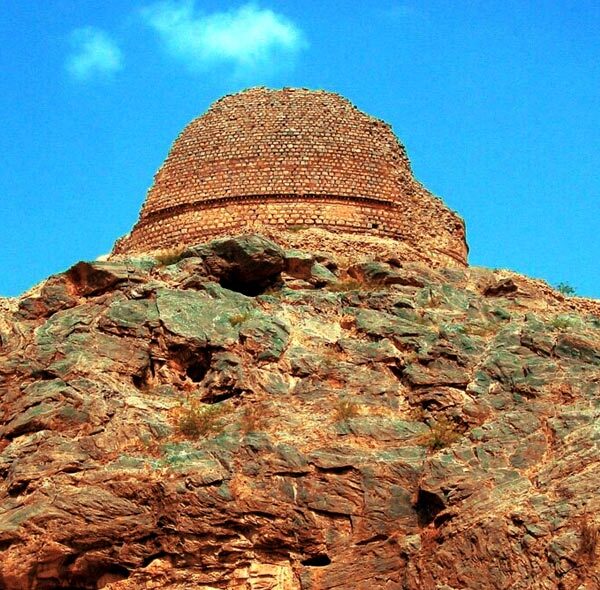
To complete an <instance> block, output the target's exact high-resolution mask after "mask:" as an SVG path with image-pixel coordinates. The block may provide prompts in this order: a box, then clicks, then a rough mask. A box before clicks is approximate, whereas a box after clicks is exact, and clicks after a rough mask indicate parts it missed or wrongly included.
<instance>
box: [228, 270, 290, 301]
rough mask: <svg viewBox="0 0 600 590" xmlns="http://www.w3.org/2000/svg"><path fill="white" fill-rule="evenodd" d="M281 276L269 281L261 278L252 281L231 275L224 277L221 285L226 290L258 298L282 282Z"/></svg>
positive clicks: (271, 278)
mask: <svg viewBox="0 0 600 590" xmlns="http://www.w3.org/2000/svg"><path fill="white" fill-rule="evenodd" d="M280 278H281V275H279V274H277V275H275V276H273V277H270V278H268V279H265V278H262V277H261V278H259V279H257V280H251V279H248V278H245V277H244V278H242V277H240V276H239V275H236V274H231V275H229V276H224V277H222V278H221V280H220V281H219V284H220V285H221V287H223V288H224V289H229V290H230V291H235V292H236V293H241V294H242V295H247V296H248V297H257V296H258V295H262V294H263V293H264V292H265V291H267V289H270V288H271V287H274V286H275V285H276V284H277V283H278V281H279V280H280Z"/></svg>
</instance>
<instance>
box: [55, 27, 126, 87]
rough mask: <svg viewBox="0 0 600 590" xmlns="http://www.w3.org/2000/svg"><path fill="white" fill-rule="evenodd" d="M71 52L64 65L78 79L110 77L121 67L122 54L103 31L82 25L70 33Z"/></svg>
mask: <svg viewBox="0 0 600 590" xmlns="http://www.w3.org/2000/svg"><path fill="white" fill-rule="evenodd" d="M71 46H72V52H71V54H70V55H69V56H68V58H67V61H66V64H65V67H66V68H67V71H68V72H69V74H70V75H71V76H72V77H73V78H75V79H76V80H80V81H87V80H91V79H93V78H97V77H110V76H112V75H113V74H114V73H115V72H117V71H119V70H120V69H122V68H123V54H122V53H121V50H120V49H119V47H118V45H117V44H116V43H115V41H113V39H111V38H110V36H109V35H107V34H106V33H105V32H104V31H102V30H100V29H96V28H95V27H82V28H80V29H75V30H74V31H73V32H72V33H71Z"/></svg>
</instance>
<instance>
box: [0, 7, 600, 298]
mask: <svg viewBox="0 0 600 590" xmlns="http://www.w3.org/2000/svg"><path fill="white" fill-rule="evenodd" d="M4 4H5V5H4V6H3V8H2V16H1V17H0V42H1V50H0V72H1V74H2V83H1V84H0V108H1V110H2V113H3V117H2V120H3V125H2V133H0V150H1V153H2V160H3V165H2V166H1V167H0V215H1V219H2V221H3V224H2V238H3V240H2V247H1V248H0V269H1V270H0V295H16V294H18V293H20V292H22V291H24V290H25V289H27V288H28V287H30V286H32V285H33V284H34V283H36V282H38V281H40V280H41V279H43V278H45V277H46V276H48V275H49V274H52V273H55V272H59V271H61V270H63V269H65V268H67V267H68V266H70V265H71V264H72V263H74V262H76V261H77V260H79V259H93V258H96V257H97V256H98V255H100V254H103V253H106V252H108V251H109V250H110V249H111V247H112V244H113V242H114V241H115V239H116V238H117V237H119V236H120V235H122V234H123V233H125V232H127V231H128V230H129V229H130V228H131V226H132V225H133V224H134V223H135V221H136V219H137V214H138V211H139V208H140V205H141V203H142V201H143V199H144V196H145V193H146V190H147V188H148V187H149V186H150V184H151V182H152V176H153V174H154V173H155V171H156V169H157V168H158V166H159V165H160V164H161V162H162V160H163V159H164V158H165V156H166V154H167V151H168V149H169V147H170V145H171V143H172V141H173V140H174V139H175V137H176V135H177V134H178V133H179V131H180V130H181V129H182V127H183V126H184V125H185V124H186V123H187V122H188V121H190V120H191V119H192V118H194V117H196V116H198V115H200V114H201V113H202V112H204V111H205V110H206V109H207V108H208V106H209V105H210V103H211V102H213V101H214V100H216V99H217V98H219V97H220V96H222V95H223V94H226V93H230V92H235V91H237V90H241V89H243V88H246V87H249V86H255V85H267V86H271V87H282V86H302V87H308V88H323V89H327V90H333V91H336V92H339V93H341V94H343V95H344V96H346V97H348V98H349V99H350V100H352V101H353V102H354V103H355V104H356V105H357V106H358V107H359V108H361V109H362V110H364V111H366V112H368V113H370V114H373V115H375V116H378V117H380V118H382V119H384V120H386V121H388V122H389V123H391V124H392V126H393V128H394V130H395V132H396V134H397V135H398V136H399V137H400V139H401V140H402V141H403V143H404V144H405V145H406V147H407V150H408V153H409V155H410V157H411V161H412V164H413V168H414V171H415V173H416V176H417V177H418V178H419V179H420V180H421V181H422V182H423V183H424V184H425V185H426V186H427V187H428V188H429V189H430V190H432V191H433V192H435V193H436V194H438V195H440V196H442V197H443V198H444V200H445V201H446V202H447V203H448V204H449V205H450V206H451V207H452V208H453V209H455V210H457V211H458V212H459V213H460V214H461V215H462V216H463V217H464V218H465V220H466V222H467V232H468V234H467V236H468V241H469V244H470V247H471V253H470V262H471V264H476V265H483V266H489V267H495V268H510V269H513V270H516V271H518V272H522V273H525V274H528V275H530V276H534V277H539V278H543V279H545V280H547V281H548V282H550V283H551V284H556V283H558V282H567V283H569V284H571V285H572V286H574V287H575V288H576V290H577V292H578V293H579V294H581V295H587V296H593V297H600V272H599V264H598V258H599V256H600V236H599V234H600V205H599V203H600V35H598V31H599V30H600V3H599V2H597V1H590V0H577V1H575V0H573V1H571V2H565V1H560V0H547V1H527V0H501V1H495V0H487V1H483V0H482V1H475V0H472V1H466V0H464V1H463V0H456V1H455V2H448V1H447V0H430V1H428V2H394V1H387V0H381V1H378V2H374V3H367V2H362V1H360V2H359V1H356V2H355V1H350V0H320V1H319V2H316V1H314V0H313V1H308V0H296V1H294V2H284V1H268V2H267V1H265V2H257V3H247V2H227V1H208V0H198V1H197V2H193V1H192V0H172V1H171V2H166V3H165V2H156V1H153V0H148V1H143V0H140V1H131V2H127V1H124V0H103V1H102V2H97V1H96V0H77V1H73V0H29V1H28V2H6V3H4Z"/></svg>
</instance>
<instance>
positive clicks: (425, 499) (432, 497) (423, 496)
mask: <svg viewBox="0 0 600 590" xmlns="http://www.w3.org/2000/svg"><path fill="white" fill-rule="evenodd" d="M445 507H446V505H445V504H444V501H443V500H442V498H440V497H439V496H438V495H437V494H434V493H433V492H427V491H425V490H419V493H418V495H417V503H416V504H415V511H416V512H417V522H418V523H419V526H427V525H428V524H430V523H431V522H433V521H434V519H435V517H436V516H437V515H438V514H439V513H440V512H441V511H442V510H443V509H444V508H445Z"/></svg>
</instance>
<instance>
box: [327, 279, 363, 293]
mask: <svg viewBox="0 0 600 590" xmlns="http://www.w3.org/2000/svg"><path fill="white" fill-rule="evenodd" d="M364 288H365V286H364V285H363V284H362V283H361V282H360V281H357V280H356V279H346V280H345V281H337V282H335V283H330V284H329V285H328V286H327V290H328V291H331V292H333V293H343V292H345V291H359V290H363V289H364Z"/></svg>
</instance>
